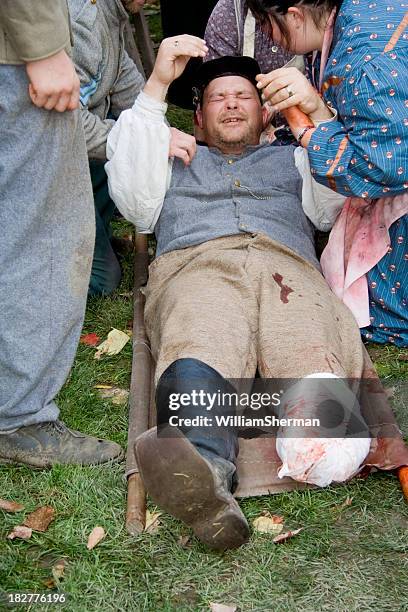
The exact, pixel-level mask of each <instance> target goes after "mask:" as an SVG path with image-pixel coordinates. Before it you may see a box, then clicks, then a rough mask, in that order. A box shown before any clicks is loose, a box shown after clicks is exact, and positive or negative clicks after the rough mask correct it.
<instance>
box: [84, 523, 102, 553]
mask: <svg viewBox="0 0 408 612" xmlns="http://www.w3.org/2000/svg"><path fill="white" fill-rule="evenodd" d="M105 536H106V532H105V530H104V528H103V527H94V528H93V529H92V531H91V533H90V534H89V537H88V543H87V545H86V547H87V549H88V550H92V549H93V548H95V546H96V545H97V544H99V542H101V541H102V540H103V538H104V537H105Z"/></svg>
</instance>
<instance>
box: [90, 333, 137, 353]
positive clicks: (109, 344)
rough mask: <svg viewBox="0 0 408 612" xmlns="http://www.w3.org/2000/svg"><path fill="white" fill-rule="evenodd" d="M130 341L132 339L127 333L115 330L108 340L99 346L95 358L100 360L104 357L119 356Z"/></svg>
mask: <svg viewBox="0 0 408 612" xmlns="http://www.w3.org/2000/svg"><path fill="white" fill-rule="evenodd" d="M129 340H130V338H129V336H128V335H127V334H125V332H123V331H120V330H119V329H115V328H113V329H112V330H111V331H110V332H109V334H108V337H107V338H106V340H104V341H103V342H102V344H100V345H99V346H98V350H97V351H96V353H95V355H94V358H95V359H100V358H101V357H102V355H117V354H118V353H120V351H121V350H122V349H123V347H124V346H125V344H126V343H127V342H129Z"/></svg>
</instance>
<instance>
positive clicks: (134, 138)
mask: <svg viewBox="0 0 408 612" xmlns="http://www.w3.org/2000/svg"><path fill="white" fill-rule="evenodd" d="M166 110H167V104H164V103H163V102H159V101H157V100H155V99H154V98H151V97H150V96H148V95H146V94H145V93H144V92H141V93H140V94H139V96H138V98H137V100H136V102H135V103H134V105H133V107H132V108H131V109H129V110H125V111H123V112H122V113H121V114H120V117H119V119H118V120H117V121H116V123H115V125H114V127H113V128H112V130H111V131H110V133H109V137H108V142H107V147H106V154H107V158H108V160H109V161H108V162H107V163H106V164H105V170H106V174H107V175H108V184H109V194H110V196H111V198H112V200H113V201H114V202H115V204H116V206H117V207H118V209H119V210H120V212H121V213H122V215H123V216H124V217H125V218H126V219H128V221H131V222H132V223H134V224H135V226H136V229H137V231H138V232H140V233H142V234H150V233H152V232H153V231H154V226H155V225H156V222H157V219H158V218H159V215H160V212H161V209H162V206H163V201H164V197H165V195H166V191H167V189H168V187H169V185H170V180H171V169H172V161H171V160H170V159H169V146H170V128H169V126H168V125H167V123H166V120H165V114H166Z"/></svg>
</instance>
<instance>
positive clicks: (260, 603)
mask: <svg viewBox="0 0 408 612" xmlns="http://www.w3.org/2000/svg"><path fill="white" fill-rule="evenodd" d="M186 121H188V116H187V115H186V114H185V113H184V112H183V111H177V109H174V110H173V116H172V122H173V123H174V124H176V125H177V126H178V127H181V126H184V122H186ZM115 227H116V233H118V234H121V233H124V232H128V231H129V225H128V224H126V223H124V222H116V223H115ZM124 268H125V274H124V280H123V283H122V285H121V287H120V288H119V290H118V291H117V292H116V293H115V294H114V295H113V296H112V297H110V298H106V299H92V300H90V301H89V303H88V308H87V314H86V320H85V325H84V332H86V333H88V332H96V333H97V334H98V335H100V336H102V337H105V336H106V334H107V333H108V332H109V330H110V328H111V327H117V328H119V329H123V330H124V329H127V328H128V321H129V320H130V319H131V318H132V301H131V298H129V296H127V295H126V294H127V293H129V292H130V291H131V290H132V274H131V260H130V258H128V259H127V260H126V261H125V265H124ZM120 294H125V295H120ZM370 352H371V354H372V356H373V358H374V359H375V363H376V367H377V369H378V371H379V373H380V374H381V376H382V378H383V379H384V381H385V384H386V385H387V386H389V387H394V388H395V395H394V399H393V405H394V407H395V409H396V413H397V415H398V417H399V419H400V423H401V426H402V427H403V430H404V432H405V434H407V433H408V422H407V414H408V400H407V387H408V364H407V362H404V361H400V360H399V359H398V356H400V354H401V353H402V351H399V350H398V349H396V348H394V347H378V346H374V345H372V346H371V347H370ZM93 353H94V350H93V349H92V348H89V347H86V346H82V345H81V346H80V347H79V349H78V354H77V358H76V361H75V364H74V367H73V369H72V372H71V375H70V378H69V380H68V381H67V384H66V385H65V386H64V388H63V389H62V391H61V393H60V395H59V398H58V402H59V405H60V407H61V412H62V418H63V419H64V420H65V421H66V423H67V424H68V425H69V426H71V427H74V428H78V429H80V430H82V431H84V432H87V433H89V434H94V435H98V436H105V437H108V438H110V439H113V440H115V441H117V442H119V443H121V444H123V445H124V446H125V444H126V437H127V434H126V431H127V411H126V408H125V407H122V406H116V405H114V404H112V403H111V402H110V401H109V400H102V399H101V398H100V397H99V395H98V393H97V391H96V389H95V388H94V386H95V385H96V384H100V383H107V384H115V385H118V386H120V387H124V388H128V387H129V382H130V373H131V347H130V345H129V344H128V345H127V346H126V347H125V348H124V350H123V351H122V352H121V353H120V354H119V355H117V356H114V357H105V358H103V359H102V360H100V361H95V360H94V359H93ZM0 497H3V498H7V499H12V500H15V501H19V502H20V503H22V504H24V505H25V511H24V512H22V513H18V514H7V513H4V512H2V511H1V510H0V592H1V591H3V592H12V591H30V592H47V593H52V592H53V591H51V590H50V589H48V588H47V586H46V585H45V582H46V581H47V580H49V579H50V577H51V573H52V572H51V568H52V565H53V564H54V563H55V561H56V560H58V559H61V558H63V559H65V560H66V563H67V566H66V570H65V575H64V577H63V578H62V580H61V583H60V585H59V587H58V589H59V590H60V591H63V592H66V593H67V594H68V597H69V601H68V604H67V606H66V609H67V610H70V611H73V612H88V611H93V610H95V611H102V612H109V611H118V612H119V611H129V612H139V611H147V612H173V611H177V612H179V611H182V612H183V611H191V612H197V611H201V610H202V611H204V610H208V609H209V603H210V602H219V603H224V604H236V605H237V606H238V607H239V610H241V611H242V612H249V611H256V612H264V611H273V612H275V611H276V612H280V611H282V612H286V611H288V612H292V611H294V612H296V611H297V610H305V611H306V612H315V611H316V610H318V611H320V610H322V611H326V610H327V611H336V612H337V611H338V612H349V611H359V612H360V611H364V612H371V611H372V612H377V611H384V612H395V611H399V610H408V577H407V575H408V535H407V534H408V506H407V504H406V503H405V502H404V500H403V498H402V494H401V491H400V488H399V485H398V482H397V480H396V479H395V477H394V476H393V475H391V474H386V473H383V474H376V475H373V476H370V477H369V479H367V480H355V481H354V482H353V483H351V484H348V485H346V486H341V487H340V486H339V487H330V488H327V489H325V490H319V491H318V490H313V491H304V492H293V493H284V494H281V495H276V496H265V497H260V498H253V499H247V500H244V501H242V502H241V507H242V509H243V511H244V513H245V515H246V517H247V518H248V520H249V521H250V522H251V521H252V520H253V519H254V518H255V517H256V516H258V515H259V514H260V513H261V512H262V511H263V510H269V511H270V512H272V513H276V514H281V515H283V516H284V518H285V526H287V527H288V528H297V527H303V528H304V531H302V532H301V533H300V534H299V535H298V536H297V537H296V538H294V539H293V540H290V541H289V542H287V543H286V544H282V545H279V546H278V545H274V544H273V543H272V542H271V538H270V536H268V535H261V534H256V533H254V534H252V536H251V540H250V542H249V543H248V544H247V545H245V546H243V547H242V548H241V549H239V550H237V551H229V552H226V553H224V554H221V553H213V552H209V551H208V550H206V549H205V547H204V546H202V545H201V544H200V543H199V542H198V541H197V540H196V539H195V538H194V537H191V538H190V540H189V542H188V543H187V545H186V546H185V547H182V546H181V545H180V544H179V543H178V540H179V537H180V536H181V535H186V534H187V535H189V534H190V532H189V530H188V529H187V528H186V527H184V526H183V525H181V524H180V523H179V522H178V521H176V520H174V519H172V518H171V517H169V516H167V515H163V516H162V517H161V522H162V525H161V527H160V529H159V531H158V532H157V533H155V534H143V535H142V536H140V537H138V538H131V537H129V536H128V535H127V533H126V530H125V526H124V525H125V506H126V483H125V479H124V466H123V465H119V466H118V465H116V466H108V467H103V466H102V467H94V468H79V467H62V466H58V467H55V468H53V469H52V470H49V471H31V470H29V469H27V468H24V467H1V468H0ZM347 497H351V498H352V503H351V505H350V506H342V504H343V503H344V501H345V500H346V499H347ZM45 504H49V505H51V506H53V507H54V508H55V511H56V518H55V521H54V522H53V523H51V525H50V527H49V529H48V531H47V532H45V533H44V534H39V533H35V534H34V535H33V537H32V539H31V540H29V541H27V542H24V541H21V540H14V541H9V540H7V539H6V535H7V534H8V533H9V532H10V531H11V530H12V528H13V526H14V525H17V524H21V523H22V522H23V517H24V516H25V514H26V513H28V512H30V511H32V510H33V509H34V508H36V507H38V506H40V505H45ZM95 525H101V526H103V527H104V529H105V530H106V532H107V536H106V538H105V540H103V541H102V542H101V543H100V544H99V545H98V546H97V547H96V548H95V549H94V550H93V551H88V550H87V549H86V541H87V536H88V534H89V532H90V531H91V530H92V528H93V527H94V526H95ZM3 609H6V608H5V607H4V605H3V604H2V603H1V602H0V610H3ZM17 609H23V607H18V608H17ZM25 609H28V608H27V607H25ZM30 609H33V610H51V609H55V608H53V607H52V606H48V607H47V606H44V605H37V606H32V608H30Z"/></svg>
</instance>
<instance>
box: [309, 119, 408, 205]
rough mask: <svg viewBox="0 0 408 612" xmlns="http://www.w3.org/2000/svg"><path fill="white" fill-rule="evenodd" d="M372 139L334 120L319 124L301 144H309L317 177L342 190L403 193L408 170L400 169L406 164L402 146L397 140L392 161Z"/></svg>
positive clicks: (365, 193)
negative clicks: (373, 145) (372, 145)
mask: <svg viewBox="0 0 408 612" xmlns="http://www.w3.org/2000/svg"><path fill="white" fill-rule="evenodd" d="M390 132H391V130H390ZM308 136H309V135H308ZM391 136H392V134H391V135H390V137H389V140H391ZM373 139H374V136H373V137H371V138H370V137H369V136H368V135H367V136H361V135H360V134H357V133H354V132H350V131H347V130H346V129H345V127H344V125H343V124H342V123H341V122H340V121H333V122H327V123H324V124H322V125H320V126H319V127H318V128H317V129H316V130H315V131H314V132H311V133H310V136H309V142H308V143H307V144H306V143H304V142H302V144H303V145H305V144H306V146H307V151H308V154H309V159H310V165H311V167H312V169H313V176H314V178H315V179H316V180H317V181H318V182H319V183H322V184H324V185H327V186H328V187H330V188H331V189H335V190H336V191H338V192H339V193H342V194H344V195H354V196H358V197H363V198H380V197H384V196H391V195H397V194H399V193H403V192H404V191H406V184H407V180H408V174H407V172H406V171H405V172H400V171H399V168H404V167H405V164H406V160H405V161H404V150H403V148H402V147H400V148H398V146H395V144H394V150H393V159H392V161H391V162H390V161H389V160H388V159H387V158H386V157H385V156H384V155H383V154H381V151H380V150H378V151H377V147H371V146H370V144H371V142H372V140H373ZM392 145H393V143H392V142H391V143H390V150H392ZM383 147H384V148H385V145H383ZM378 149H380V147H378ZM384 158H385V159H384Z"/></svg>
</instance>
